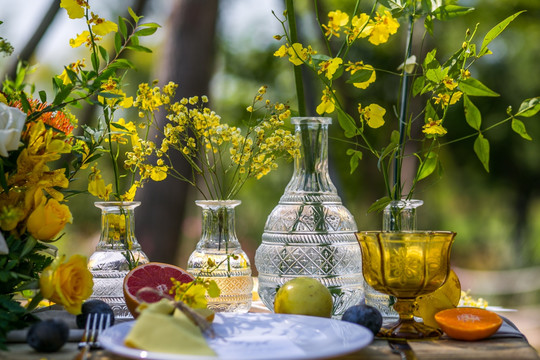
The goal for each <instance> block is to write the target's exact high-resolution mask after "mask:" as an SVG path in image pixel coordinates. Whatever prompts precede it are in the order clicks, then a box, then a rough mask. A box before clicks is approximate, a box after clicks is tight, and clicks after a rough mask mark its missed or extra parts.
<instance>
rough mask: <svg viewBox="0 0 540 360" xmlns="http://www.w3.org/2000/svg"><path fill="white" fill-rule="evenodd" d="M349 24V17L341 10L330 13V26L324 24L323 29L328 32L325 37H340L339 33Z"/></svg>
mask: <svg viewBox="0 0 540 360" xmlns="http://www.w3.org/2000/svg"><path fill="white" fill-rule="evenodd" d="M348 23H349V15H348V14H347V13H344V12H342V11H341V10H336V11H330V12H329V13H328V25H325V24H322V27H323V28H324V29H325V30H326V31H325V33H324V35H325V36H326V37H327V38H329V39H330V38H331V37H332V36H336V37H339V36H340V34H339V31H340V30H341V28H342V27H344V26H346V25H347V24H348Z"/></svg>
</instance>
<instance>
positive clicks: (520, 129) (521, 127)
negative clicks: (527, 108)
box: [512, 118, 532, 140]
mask: <svg viewBox="0 0 540 360" xmlns="http://www.w3.org/2000/svg"><path fill="white" fill-rule="evenodd" d="M512 130H514V131H515V132H516V133H518V134H519V135H520V136H521V137H522V138H524V139H525V140H532V138H531V137H530V135H529V134H527V129H526V128H525V124H524V123H523V121H521V120H518V119H516V118H513V119H512Z"/></svg>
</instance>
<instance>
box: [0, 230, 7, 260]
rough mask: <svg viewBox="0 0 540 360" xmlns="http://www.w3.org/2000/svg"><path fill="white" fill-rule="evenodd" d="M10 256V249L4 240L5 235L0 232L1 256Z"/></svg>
mask: <svg viewBox="0 0 540 360" xmlns="http://www.w3.org/2000/svg"><path fill="white" fill-rule="evenodd" d="M5 254H9V248H8V246H7V242H6V239H4V235H3V234H2V232H0V255H5Z"/></svg>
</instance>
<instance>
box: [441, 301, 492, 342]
mask: <svg viewBox="0 0 540 360" xmlns="http://www.w3.org/2000/svg"><path fill="white" fill-rule="evenodd" d="M435 321H436V322H437V323H438V324H439V326H440V327H441V329H442V330H443V331H444V332H445V333H446V334H447V335H448V336H450V337H451V338H454V339H458V340H470V341H472V340H480V339H484V338H487V337H488V336H491V335H493V334H495V333H496V332H497V330H498V329H499V327H501V325H502V319H501V318H500V316H499V315H497V314H495V313H494V312H492V311H489V310H484V309H480V308H472V307H459V308H455V309H448V310H443V311H440V312H438V313H437V314H435Z"/></svg>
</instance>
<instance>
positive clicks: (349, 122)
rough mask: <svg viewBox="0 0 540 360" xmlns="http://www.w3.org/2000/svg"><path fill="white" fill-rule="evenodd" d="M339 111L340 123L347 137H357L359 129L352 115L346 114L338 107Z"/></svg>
mask: <svg viewBox="0 0 540 360" xmlns="http://www.w3.org/2000/svg"><path fill="white" fill-rule="evenodd" d="M337 110H338V122H339V125H340V126H341V128H342V129H343V131H344V135H345V137H348V138H352V137H354V136H356V131H357V127H356V124H355V122H354V120H353V119H352V118H351V116H350V115H348V114H346V113H345V112H344V111H343V110H341V109H340V108H339V107H337Z"/></svg>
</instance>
